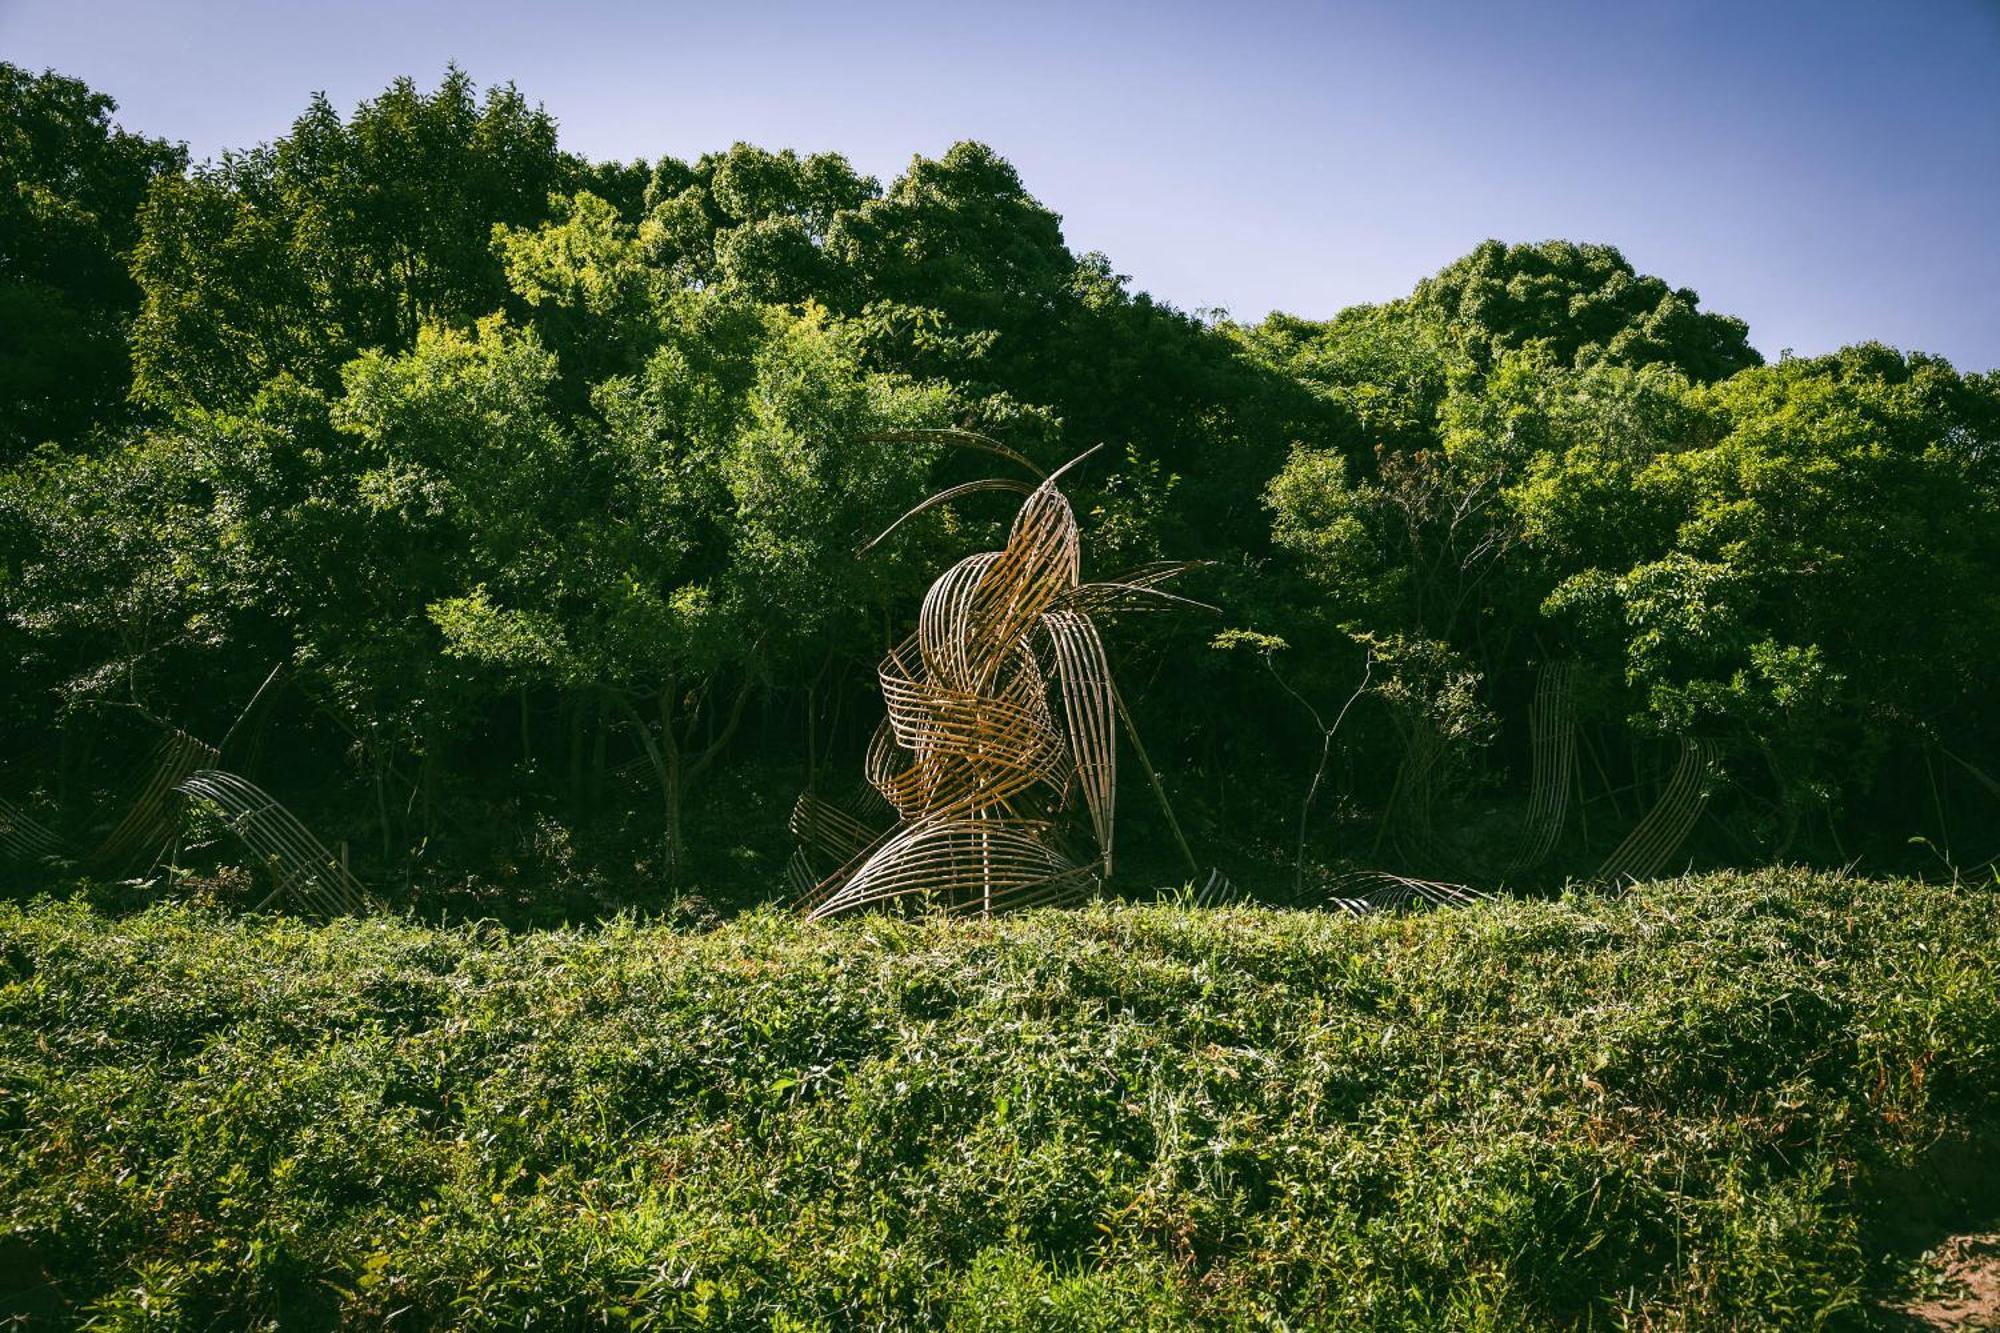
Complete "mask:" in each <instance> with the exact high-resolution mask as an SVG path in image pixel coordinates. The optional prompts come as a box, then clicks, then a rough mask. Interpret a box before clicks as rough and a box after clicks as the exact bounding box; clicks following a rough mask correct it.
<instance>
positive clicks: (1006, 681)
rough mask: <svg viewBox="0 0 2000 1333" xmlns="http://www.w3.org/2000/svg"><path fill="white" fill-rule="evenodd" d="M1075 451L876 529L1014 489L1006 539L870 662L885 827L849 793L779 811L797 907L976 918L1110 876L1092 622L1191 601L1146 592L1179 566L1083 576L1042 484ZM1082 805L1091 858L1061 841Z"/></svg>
mask: <svg viewBox="0 0 2000 1333" xmlns="http://www.w3.org/2000/svg"><path fill="white" fill-rule="evenodd" d="M921 438H928V439H943V440H944V441H946V442H948V443H953V444H959V445H963V446H966V447H969V448H974V449H979V450H982V451H984V452H987V453H992V454H997V455H999V456H1001V457H1004V458H1007V459H1009V460H1011V461H1013V462H1015V463H1017V464H1020V465H1021V466H1023V467H1026V468H1029V469H1030V470H1032V471H1036V472H1037V475H1039V470H1038V469H1035V468H1034V466H1033V464H1031V463H1029V462H1028V460H1027V459H1025V458H1023V457H1022V456H1021V455H1019V454H1018V453H1015V452H1014V451H1013V450H1011V449H1009V448H1008V447H1007V446H1005V445H1003V444H1000V443H999V442H998V441H994V440H990V439H987V438H986V437H984V436H977V435H971V434H969V433H965V432H938V433H933V434H926V435H924V436H922V437H921ZM1088 456H1089V455H1088V454H1087V453H1086V454H1084V455H1080V456H1079V457H1078V458H1076V459H1072V460H1071V461H1070V463H1068V464H1066V465H1065V466H1064V467H1063V468H1061V469H1058V470H1057V471H1056V473H1054V474H1053V475H1050V476H1047V477H1044V478H1043V479H1042V480H1041V482H1040V484H1039V485H1035V486H1029V485H1027V484H1026V483H1023V482H1017V481H1013V480H1010V479H1006V478H997V479H993V480H989V481H982V482H973V483H970V484H968V485H964V486H956V487H953V488H951V489H950V490H947V491H943V492H940V493H939V494H937V495H934V496H932V497H931V498H930V499H929V500H926V501H925V502H924V503H923V504H921V505H918V506H917V507H916V508H915V509H913V510H911V511H910V513H908V514H905V515H904V516H903V518H901V519H898V520H897V521H896V523H895V524H892V525H891V526H890V528H889V532H893V531H894V530H895V528H896V527H897V526H900V525H901V524H902V523H903V522H904V521H905V520H906V519H908V518H910V517H912V516H913V515H915V514H917V513H921V512H922V511H923V510H925V509H929V508H932V507H934V506H936V505H939V504H944V503H947V502H948V501H951V500H954V499H957V498H959V497H961V496H964V495H968V494H973V493H976V492H979V491H990V490H1008V491H1014V492H1017V493H1020V494H1024V495H1025V496H1026V498H1025V499H1024V500H1023V502H1022V504H1021V508H1020V511H1019V512H1018V513H1017V514H1016V515H1015V518H1014V523H1013V527H1012V530H1011V532H1010V533H1009V535H1008V538H1007V543H1006V546H1005V547H1004V548H1003V549H1001V550H998V551H982V552H980V553H979V554H977V555H972V556H968V557H966V558H965V559H963V560H961V561H959V562H958V563H957V564H956V565H953V566H952V567H951V568H950V569H948V570H946V571H945V572H944V573H943V574H942V575H940V576H939V578H938V579H937V581H936V582H935V583H933V584H932V585H931V587H930V591H929V592H928V593H927V594H926V595H925V597H924V600H923V605H922V607H921V609H920V612H919V615H918V618H917V629H916V633H914V634H912V635H911V636H910V637H909V638H907V639H905V640H904V641H903V642H902V643H900V644H898V645H896V646H895V647H894V648H892V649H891V650H890V651H889V652H888V654H887V655H886V656H884V657H883V659H882V662H881V665H880V667H879V669H878V672H877V674H878V677H879V679H880V681H881V687H882V699H883V703H884V704H885V705H886V707H887V712H888V716H887V717H886V718H885V719H884V720H883V722H882V725H881V726H880V727H878V728H877V729H876V732H875V735H874V738H873V740H872V741H871V742H870V744H869V747H868V753H867V757H866V760H865V763H864V769H865V772H866V775H867V779H868V782H869V784H870V786H871V787H872V788H873V790H874V791H875V792H876V793H879V795H880V798H881V800H882V801H883V802H886V806H885V807H884V813H887V814H891V815H893V822H890V823H888V824H887V826H886V827H884V826H882V825H881V824H880V823H878V822H872V821H871V819H870V818H869V814H868V812H867V811H866V810H865V809H863V808H861V807H860V804H859V803H858V802H852V801H850V802H848V803H846V804H841V803H838V802H833V801H828V800H824V799H822V798H820V797H818V796H817V795H815V794H813V793H810V792H809V793H807V794H806V795H805V796H803V797H801V798H800V800H799V803H798V804H797V806H795V807H794V809H793V813H792V821H791V826H792V832H793V834H794V836H795V837H797V839H798V841H799V853H798V855H797V856H796V857H794V860H793V867H792V875H791V877H792V881H793V884H794V886H795V889H796V890H797V893H798V904H799V907H800V908H801V910H803V911H804V912H806V913H807V914H808V915H809V916H810V917H813V918H820V917H827V916H832V915H834V914H836V913H840V912H849V911H853V910H855V909H857V908H862V907H871V906H878V905H882V904H887V903H892V902H897V901H900V900H921V901H924V902H928V903H931V904H934V905H936V906H938V907H941V908H942V909H943V910H945V911H947V912H955V913H963V912H977V913H981V914H985V913H991V912H994V911H998V910H1001V909H1003V908H1020V907H1029V906H1038V905H1045V904H1055V903H1063V902H1069V901H1073V900H1075V899H1076V898H1079V897H1081V896H1083V895H1085V894H1087V893H1089V892H1090V891H1091V889H1092V888H1093V886H1094V885H1095V884H1096V883H1097V882H1098V878H1099V875H1100V874H1103V875H1108V874H1109V873H1110V872H1111V868H1112V846H1113V821H1114V816H1115V811H1116V805H1117V792H1118V777H1117V728H1118V726H1119V724H1120V722H1121V720H1126V719H1125V715H1124V712H1123V710H1122V709H1121V707H1120V706H1119V699H1118V695H1117V691H1116V689H1115V687H1114V686H1113V683H1112V679H1111V670H1110V666H1109V664H1108V662H1107V661H1106V658H1105V652H1104V643H1103V640H1102V639H1101V638H1100V637H1099V635H1098V629H1097V623H1096V620H1095V618H1094V617H1096V616H1099V615H1102V614H1107V613H1114V612H1120V611H1132V610H1143V609H1149V608H1159V607H1171V606H1192V605H1199V603H1192V602H1189V601H1187V600H1186V599H1185V598H1181V597H1177V596H1175V595H1174V594H1172V593H1168V592H1164V591H1162V590H1161V588H1160V586H1159V585H1161V584H1162V583H1165V582H1166V581H1167V580H1169V579H1171V578H1173V577H1174V576H1175V575H1177V574H1180V573H1182V572H1183V571H1185V570H1187V569H1188V568H1190V567H1191V566H1190V565H1189V564H1185V563H1177V562H1161V563H1156V564H1152V565H1148V566H1146V567H1144V568H1142V569H1139V570H1135V571H1133V572H1132V573H1130V574H1127V575H1125V576H1123V577H1121V578H1118V579H1114V580H1110V581H1107V582H1100V583H1084V582H1082V581H1081V579H1080V577H1079V568H1080V560H1079V543H1078V534H1077V525H1076V517H1075V515H1074V513H1073V512H1072V511H1071V509H1070V505H1069V501H1068V500H1067V499H1065V498H1064V496H1063V494H1062V492H1061V491H1060V490H1058V489H1056V481H1057V480H1058V479H1059V478H1060V477H1061V475H1062V473H1063V472H1065V471H1067V470H1068V469H1069V468H1070V467H1073V466H1075V465H1076V463H1078V462H1081V461H1082V459H1083V458H1085V457H1088ZM887 535H888V532H884V533H883V534H882V536H881V537H877V538H876V539H875V541H874V542H870V543H869V544H868V546H865V547H863V548H862V549H863V552H864V553H865V552H866V551H867V550H868V549H869V548H870V547H872V546H874V545H875V544H876V542H880V541H881V540H882V537H886V536H887ZM1126 721H1127V725H1128V726H1129V720H1126ZM1079 804H1080V806H1081V813H1082V814H1083V816H1084V822H1085V823H1087V824H1088V827H1089V831H1090V838H1091V840H1092V841H1093V842H1094V843H1095V844H1096V855H1095V856H1094V857H1091V858H1089V860H1088V861H1084V860H1080V859H1078V858H1077V857H1075V856H1073V855H1072V854H1071V852H1070V850H1069V848H1068V842H1067V838H1066V828H1065V825H1066V824H1067V823H1068V822H1070V821H1069V819H1068V816H1069V815H1070V814H1071V813H1072V812H1073V811H1075V810H1076V809H1077V807H1078V805H1079ZM828 865H830V866H832V867H834V868H833V869H832V870H831V872H830V873H821V868H822V867H824V866H828Z"/></svg>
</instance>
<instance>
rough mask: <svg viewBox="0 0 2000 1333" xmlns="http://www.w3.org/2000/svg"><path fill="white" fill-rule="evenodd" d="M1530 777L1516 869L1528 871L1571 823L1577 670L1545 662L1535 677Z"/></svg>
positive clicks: (1530, 723)
mask: <svg viewBox="0 0 2000 1333" xmlns="http://www.w3.org/2000/svg"><path fill="white" fill-rule="evenodd" d="M1528 739H1529V748H1530V754H1531V763H1532V770H1531V771H1532V777H1531V779H1530V787H1529V792H1528V816H1527V821H1526V823H1525V825H1524V827H1523V829H1522V839H1521V849H1520V851H1519V852H1517V853H1516V854H1515V856H1514V862H1513V865H1512V867H1511V868H1512V869H1514V870H1527V869H1529V868H1531V867H1533V866H1538V865H1540V864H1541V863H1542V862H1544V861H1546V860H1548V858H1549V853H1551V852H1553V851H1554V850H1555V847H1556V843H1557V842H1558V841H1560V840H1561V838H1562V834H1563V827H1564V825H1565V824H1566V823H1567V822H1568V819H1569V799H1570V792H1571V790H1572V789H1573V788H1574V787H1575V785H1576V667H1575V664H1574V663H1571V662H1545V663H1543V664H1542V666H1541V667H1540V669H1538V670H1537V671H1536V673H1535V696H1534V699H1533V700H1532V701H1531V702H1530V704H1529V706H1528Z"/></svg>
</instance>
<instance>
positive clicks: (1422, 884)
mask: <svg viewBox="0 0 2000 1333" xmlns="http://www.w3.org/2000/svg"><path fill="white" fill-rule="evenodd" d="M1490 896H1491V895H1489V894H1484V893H1481V892H1480V891H1479V890H1477V889H1474V888H1468V887H1467V886H1466V885H1463V884H1450V883H1446V882H1445V881H1443V880H1435V879H1412V878H1410V877H1409V876H1407V875H1395V874H1391V873H1390V872H1388V871H1386V870H1356V871H1353V872H1351V873H1349V874H1346V875H1342V876H1341V877H1340V878H1339V879H1336V880H1335V881H1334V882H1333V885H1332V887H1331V889H1330V891H1329V892H1328V893H1327V895H1326V899H1325V902H1326V905H1327V906H1328V907H1332V908H1334V909H1336V910H1338V911H1342V912H1346V913H1348V914H1349V915H1352V916H1366V915H1368V914H1369V913H1372V912H1394V911H1399V910H1401V909H1403V908H1406V907H1413V906H1416V907H1465V906H1467V905H1469V904H1472V903H1476V902H1483V901H1485V900H1486V899H1487V898H1488V897H1490Z"/></svg>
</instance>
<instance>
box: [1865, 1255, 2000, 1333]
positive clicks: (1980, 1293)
mask: <svg viewBox="0 0 2000 1333" xmlns="http://www.w3.org/2000/svg"><path fill="white" fill-rule="evenodd" d="M1919 1262H1920V1265H1921V1276H1920V1278H1919V1281H1918V1283H1917V1287H1918V1294H1917V1295H1914V1296H1912V1297H1911V1298H1909V1299H1907V1300H1905V1301H1903V1302H1900V1303H1898V1304H1896V1305H1894V1306H1892V1307H1891V1308H1892V1309H1894V1310H1895V1311H1896V1313H1898V1314H1900V1315H1902V1316H1904V1318H1905V1319H1906V1320H1907V1321H1908V1322H1907V1324H1906V1327H1908V1328H1911V1329H1920V1328H1923V1329H1936V1330H1938V1331H1939V1333H1945V1331H1946V1330H1952V1331H1953V1333H1969V1331H1970V1330H2000V1231H1983V1232H1977V1233H1972V1234H1968V1235H1963V1236H1953V1237H1952V1238H1951V1239H1949V1240H1947V1241H1945V1242H1944V1243H1943V1244H1942V1245H1939V1246H1938V1247H1937V1248H1936V1249H1934V1250H1931V1251H1930V1252H1929V1253H1927V1254H1925V1255H1924V1256H1923V1258H1922V1260H1920V1261H1919Z"/></svg>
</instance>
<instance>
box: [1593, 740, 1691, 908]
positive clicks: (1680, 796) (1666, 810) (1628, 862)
mask: <svg viewBox="0 0 2000 1333" xmlns="http://www.w3.org/2000/svg"><path fill="white" fill-rule="evenodd" d="M1713 759H1714V747H1713V746H1711V745H1710V744H1709V742H1707V741H1705V740H1688V739H1685V738H1683V739H1682V741H1681V752H1680V759H1679V761H1678V762H1677V763H1675V765H1674V771H1673V773H1672V774H1671V775H1669V777H1668V778H1667V785H1666V786H1665V788H1664V789H1662V790H1661V792H1660V799H1659V800H1657V801H1655V802H1654V803H1653V808H1652V809H1651V810H1649V811H1647V812H1646V817H1645V818H1644V819H1641V820H1640V821H1639V822H1638V824H1637V825H1635V826H1634V827H1633V829H1632V831H1631V832H1630V833H1628V834H1626V835H1625V840H1624V841H1623V842H1621V843H1619V844H1618V846H1617V848H1616V849H1615V850H1614V851H1613V852H1612V853H1611V855H1610V856H1608V857H1606V858H1605V859H1604V864H1603V865H1601V866H1599V867H1598V868H1597V874H1596V876H1595V878H1597V879H1599V880H1601V881H1603V882H1605V883H1610V884H1622V883H1629V882H1631V881H1633V880H1641V879H1650V878H1651V877H1652V876H1654V875H1657V874H1659V873H1660V871H1661V870H1662V869H1663V868H1664V867H1665V866H1666V864H1667V862H1668V861H1670V860H1672V859H1673V856H1674V853H1676V852H1678V851H1679V850H1680V848H1681V844H1682V843H1684V842H1686V841H1687V836H1688V834H1689V833H1691V832H1693V831H1694V826H1695V824H1696V822H1697V821H1699V820H1700V819H1701V815H1702V811H1704V810H1706V809H1707V808H1708V767H1709V764H1710V763H1711V762H1712V761H1713Z"/></svg>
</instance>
